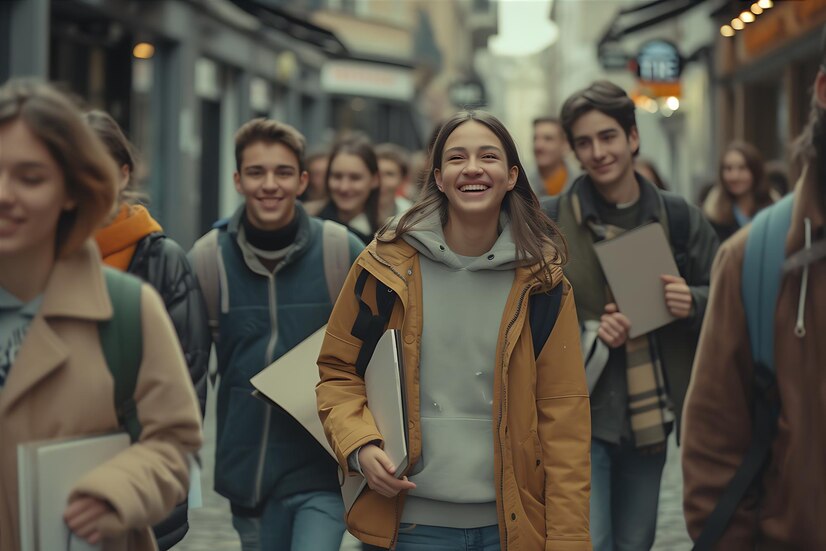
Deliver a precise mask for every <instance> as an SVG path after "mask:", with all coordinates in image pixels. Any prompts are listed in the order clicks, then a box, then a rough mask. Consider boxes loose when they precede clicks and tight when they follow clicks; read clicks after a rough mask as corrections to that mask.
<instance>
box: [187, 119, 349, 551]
mask: <svg viewBox="0 0 826 551" xmlns="http://www.w3.org/2000/svg"><path fill="white" fill-rule="evenodd" d="M235 156H236V163H237V172H236V173H235V188H236V190H237V191H238V193H239V194H240V195H242V196H243V198H244V203H243V204H242V205H241V206H240V207H239V208H238V209H237V210H236V211H235V214H233V215H232V217H231V218H230V219H229V220H224V221H221V222H219V223H217V224H216V228H215V229H214V230H212V231H211V232H210V233H208V234H206V235H205V236H204V237H202V238H201V239H200V240H198V242H197V243H196V244H195V246H194V247H193V249H192V251H191V252H190V259H191V261H192V266H193V268H194V269H195V271H196V274H197V275H198V279H199V282H200V284H201V288H202V289H203V291H204V298H205V299H206V303H207V309H208V310H209V311H210V323H211V325H212V326H213V336H214V337H215V346H216V352H217V357H218V373H219V375H220V376H221V382H220V385H219V387H218V397H217V417H218V427H217V428H218V432H217V442H216V450H215V490H216V491H217V492H218V493H219V494H221V495H223V496H224V497H226V498H227V499H229V501H230V504H231V508H232V517H233V526H234V527H235V529H236V530H237V531H238V534H239V536H240V538H241V545H242V549H243V550H244V551H258V550H265V551H266V550H270V549H279V550H284V551H289V550H290V549H292V550H305V549H313V550H318V551H338V548H339V546H340V544H341V538H342V535H343V534H344V505H343V503H342V500H341V494H340V490H339V483H338V471H337V467H336V463H335V461H334V460H333V459H332V457H330V455H329V454H328V453H327V452H326V451H325V450H324V448H323V447H322V446H321V445H320V444H319V443H318V442H317V441H316V440H315V439H314V438H313V437H312V436H311V435H310V433H309V432H308V431H306V430H305V429H304V428H303V427H302V426H301V425H300V424H299V423H298V422H297V421H296V420H295V419H293V418H292V417H291V416H290V415H289V414H287V413H286V412H285V411H284V410H281V409H278V408H275V407H270V406H269V405H267V404H266V403H264V402H263V401H261V400H259V399H258V398H255V397H254V396H252V391H253V387H252V385H251V384H250V379H251V378H252V377H253V376H254V375H256V374H257V373H258V372H260V371H261V370H262V369H264V368H265V367H267V366H268V365H269V364H270V363H272V362H273V361H275V360H277V359H278V358H279V357H281V356H282V355H284V354H285V353H286V352H288V351H289V350H290V349H292V348H294V347H295V346H296V345H298V344H299V343H301V342H302V341H303V340H304V339H306V338H307V337H309V336H310V335H312V334H313V333H314V332H315V331H316V330H318V329H319V328H321V327H322V326H323V325H324V324H326V323H327V320H328V318H329V317H330V312H331V311H332V308H333V304H334V303H335V301H336V298H337V296H338V293H337V291H336V292H335V293H334V292H333V290H332V287H331V286H329V283H328V280H327V277H326V273H325V267H326V262H325V261H324V257H325V254H326V253H325V251H324V249H325V246H331V247H333V246H335V247H338V248H339V249H337V251H338V253H339V254H337V255H336V256H337V257H343V259H342V260H343V261H342V262H341V264H343V265H344V268H345V269H344V274H343V275H346V271H347V270H346V268H348V267H349V266H350V264H352V262H353V261H354V260H355V259H356V257H357V256H358V254H359V253H360V252H361V250H362V249H363V246H362V244H361V241H359V240H358V238H357V237H356V236H355V235H352V234H350V233H348V232H347V230H346V229H345V228H343V227H340V226H336V228H337V229H338V231H339V232H340V233H339V238H338V239H332V240H330V241H329V242H328V239H327V237H328V235H329V233H328V228H327V227H326V226H324V224H331V223H330V222H322V221H321V220H319V219H318V218H314V217H311V216H308V215H307V213H306V212H305V211H304V208H303V207H302V206H301V205H300V204H299V203H297V202H296V198H297V197H298V196H299V195H300V194H301V193H302V192H303V191H304V190H305V189H306V187H307V183H308V174H307V171H306V167H305V165H304V137H303V136H302V135H301V134H299V132H298V131H297V130H295V129H294V128H293V127H291V126H288V125H286V124H282V123H279V122H277V121H273V120H265V119H254V120H252V121H250V122H248V123H246V124H245V125H244V126H242V127H241V128H240V129H239V130H238V132H237V134H236V136H235ZM216 272H217V279H218V280H219V281H220V284H219V285H215V284H214V280H215V279H216V277H215V274H216ZM343 275H342V278H341V279H342V281H343ZM308 368H309V369H315V366H313V365H309V366H308Z"/></svg>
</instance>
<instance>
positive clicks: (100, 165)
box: [0, 79, 118, 258]
mask: <svg viewBox="0 0 826 551" xmlns="http://www.w3.org/2000/svg"><path fill="white" fill-rule="evenodd" d="M17 119H20V120H22V121H23V122H24V123H25V124H26V127H27V128H28V129H29V130H30V131H31V132H32V134H34V135H35V136H36V137H37V139H39V140H40V141H42V142H43V144H44V145H45V146H46V148H47V149H48V150H49V152H50V153H51V155H52V156H53V157H54V159H55V161H56V162H57V165H58V166H59V167H60V169H61V170H62V171H63V178H64V181H65V182H66V192H67V194H68V196H69V197H71V198H72V199H74V200H75V202H76V203H77V206H76V207H75V208H74V209H72V210H71V211H67V212H64V213H63V214H61V216H60V219H59V220H58V225H57V235H56V236H55V240H56V254H57V256H58V257H60V258H65V257H66V256H69V255H71V254H72V253H74V252H76V251H77V250H78V249H80V247H81V246H82V245H83V242H84V241H86V240H87V239H88V238H89V237H90V236H91V235H92V232H93V231H94V230H96V229H97V228H98V226H99V225H100V224H101V222H103V220H104V218H106V216H107V215H108V214H109V212H110V210H111V208H112V203H113V202H114V200H115V195H116V194H117V181H118V171H117V167H116V166H115V162H114V161H113V160H112V157H111V156H110V155H109V152H108V151H106V147H105V146H104V145H103V143H102V142H101V141H100V139H98V137H97V136H96V135H95V133H94V132H93V131H92V129H91V128H89V126H88V125H87V124H86V122H84V120H83V118H82V116H81V113H80V111H79V110H78V108H77V107H76V106H75V105H74V104H73V103H72V101H71V100H70V99H69V98H68V97H67V96H66V95H64V94H63V93H62V92H59V91H58V90H57V89H56V88H55V87H54V86H52V85H49V84H45V83H43V82H39V81H36V80H32V79H14V80H11V81H9V82H7V83H6V84H4V85H3V86H2V87H0V125H5V124H8V123H11V122H13V121H15V120H17Z"/></svg>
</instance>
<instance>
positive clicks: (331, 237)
mask: <svg viewBox="0 0 826 551" xmlns="http://www.w3.org/2000/svg"><path fill="white" fill-rule="evenodd" d="M321 241H322V242H321V246H322V250H323V254H324V278H325V279H326V280H327V292H328V293H329V294H330V302H332V303H333V304H335V302H336V299H337V298H338V295H339V293H340V292H341V288H342V287H343V286H344V280H345V279H347V274H348V273H349V272H350V246H349V245H350V242H349V239H348V235H347V228H346V227H344V226H343V225H341V224H338V223H336V222H333V221H332V220H325V221H324V223H323V225H322V230H321Z"/></svg>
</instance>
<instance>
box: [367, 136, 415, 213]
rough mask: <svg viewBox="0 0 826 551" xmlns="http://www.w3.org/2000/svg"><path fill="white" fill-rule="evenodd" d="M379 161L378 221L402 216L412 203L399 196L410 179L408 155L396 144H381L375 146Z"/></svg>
mask: <svg viewBox="0 0 826 551" xmlns="http://www.w3.org/2000/svg"><path fill="white" fill-rule="evenodd" d="M376 157H377V158H378V161H379V176H380V188H379V189H380V192H379V220H382V221H386V220H387V219H388V218H392V217H393V216H397V215H399V214H403V213H404V212H406V211H407V209H409V208H410V207H411V206H412V205H413V203H412V202H411V201H410V200H409V199H407V198H405V197H404V196H403V195H401V193H402V190H404V189H405V188H406V187H407V186H408V181H409V179H410V172H409V168H410V165H409V162H408V158H409V155H408V153H407V151H405V150H404V149H402V148H401V147H399V146H398V145H396V144H392V143H383V144H379V145H377V146H376Z"/></svg>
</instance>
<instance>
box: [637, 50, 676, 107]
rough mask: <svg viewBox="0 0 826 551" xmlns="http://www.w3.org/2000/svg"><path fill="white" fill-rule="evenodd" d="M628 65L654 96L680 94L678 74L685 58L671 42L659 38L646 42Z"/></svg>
mask: <svg viewBox="0 0 826 551" xmlns="http://www.w3.org/2000/svg"><path fill="white" fill-rule="evenodd" d="M629 66H630V68H631V71H632V72H633V73H635V74H636V75H637V78H638V79H639V81H640V84H641V85H642V86H643V87H644V88H646V89H647V90H649V91H650V93H651V94H652V95H653V96H654V97H662V96H679V95H680V75H682V72H683V67H684V66H685V60H684V59H683V56H682V55H680V51H679V50H678V49H677V46H675V45H674V44H672V43H671V42H669V41H667V40H659V39H658V40H650V41H648V42H646V43H645V44H643V45H642V46H641V47H640V51H639V52H638V53H637V55H636V57H635V58H634V59H632V60H631V62H630V63H629Z"/></svg>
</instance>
